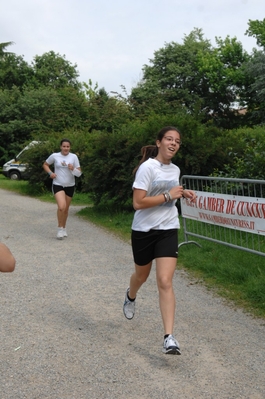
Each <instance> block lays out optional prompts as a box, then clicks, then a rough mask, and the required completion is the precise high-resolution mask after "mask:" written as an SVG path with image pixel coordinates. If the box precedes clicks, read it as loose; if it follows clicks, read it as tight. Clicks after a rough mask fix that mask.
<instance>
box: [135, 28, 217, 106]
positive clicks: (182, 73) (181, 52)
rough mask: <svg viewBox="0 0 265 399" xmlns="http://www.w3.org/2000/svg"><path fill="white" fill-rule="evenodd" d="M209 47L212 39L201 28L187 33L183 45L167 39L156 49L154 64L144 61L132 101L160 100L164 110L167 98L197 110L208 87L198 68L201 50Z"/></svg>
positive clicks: (208, 49)
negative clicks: (140, 77) (205, 37)
mask: <svg viewBox="0 0 265 399" xmlns="http://www.w3.org/2000/svg"><path fill="white" fill-rule="evenodd" d="M210 48H211V45H210V42H209V41H208V40H205V39H203V34H202V31H201V30H200V29H195V30H194V31H192V32H191V33H190V34H189V35H188V36H185V37H184V40H183V45H181V44H178V43H176V42H171V43H167V44H166V45H165V47H164V48H161V49H159V50H158V51H156V52H155V53H154V58H153V59H151V60H150V64H151V65H144V67H143V80H142V81H141V82H140V83H139V84H138V85H137V87H136V88H134V89H133V90H132V94H131V101H132V102H134V103H136V104H137V103H140V104H141V103H143V102H145V104H151V107H153V106H154V107H155V102H156V101H157V100H158V102H159V108H160V107H161V106H162V110H163V107H164V104H163V100H164V103H165V102H169V103H170V102H174V104H175V106H180V107H185V108H186V109H187V111H189V112H194V111H195V110H196V109H197V108H198V104H199V107H200V104H201V102H202V98H203V97H204V96H205V94H206V91H207V90H208V87H207V85H206V84H205V80H204V77H203V75H202V74H201V73H200V71H199V70H198V54H199V53H200V52H208V51H210ZM155 110H157V108H155ZM158 110H159V109H158Z"/></svg>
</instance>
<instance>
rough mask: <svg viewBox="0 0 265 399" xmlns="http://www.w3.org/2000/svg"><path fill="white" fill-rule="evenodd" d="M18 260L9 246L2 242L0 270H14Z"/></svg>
mask: <svg viewBox="0 0 265 399" xmlns="http://www.w3.org/2000/svg"><path fill="white" fill-rule="evenodd" d="M15 265H16V260H15V258H14V256H13V255H12V253H11V252H10V250H9V249H8V247H7V246H6V245H5V244H2V243H0V272H3V273H8V272H13V271H14V269H15Z"/></svg>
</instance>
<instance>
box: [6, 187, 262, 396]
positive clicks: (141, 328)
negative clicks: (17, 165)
mask: <svg viewBox="0 0 265 399" xmlns="http://www.w3.org/2000/svg"><path fill="white" fill-rule="evenodd" d="M0 204H1V213H0V215H1V222H0V241H1V242H4V243H5V244H7V245H8V246H9V248H10V249H11V251H12V252H13V254H14V255H15V257H16V259H17V265H16V270H15V272H14V273H11V274H3V273H2V274H1V275H0V301H1V322H0V334H1V350H0V398H1V399H22V398H26V399H44V398H49V399H51V398H52V399H53V398H54V399H82V398H85V399H101V398H102V399H167V398H170V399H172V398H178V399H184V398H185V399H186V398H187V399H193V398H194V399H200V398H207V399H210V398H211V399H232V398H236V399H239V398H246V399H264V398H265V321H264V320H260V319H253V318H252V317H250V316H248V315H246V314H244V313H243V312H242V311H241V310H236V309H234V308H233V307H231V306H227V305H226V303H225V302H224V301H223V300H222V299H220V298H218V297H215V296H213V295H212V294H211V293H210V292H208V291H207V289H206V288H205V287H202V286H200V285H199V284H192V279H191V278H190V277H189V276H188V275H187V274H185V273H184V272H176V275H175V277H174V287H175V293H176V298H177V317H176V323H175V324H176V326H175V333H176V337H177V339H178V341H179V342H180V345H181V350H182V355H181V356H169V355H164V354H163V353H162V351H161V349H162V338H163V330H162V322H161V318H160V312H159V308H158V295H157V288H156V282H155V273H154V270H153V271H152V272H151V275H150V278H149V280H148V282H147V283H146V284H145V285H144V286H143V287H142V288H141V290H140V292H139V294H138V297H137V310H136V315H135V318H134V319H133V320H131V321H128V320H126V319H125V318H124V316H123V312H122V305H123V300H124V293H125V289H126V288H127V286H128V280H129V276H130V274H131V272H132V270H133V261H132V254H131V248H130V245H129V244H128V243H125V242H123V241H121V240H119V239H118V238H117V237H115V236H113V235H111V234H109V233H107V232H105V231H104V230H102V229H100V228H98V227H96V226H95V225H93V224H91V223H88V222H87V221H84V220H82V219H81V218H79V217H77V216H76V215H75V213H76V212H77V211H78V210H79V209H80V207H72V208H71V212H70V216H69V222H68V234H69V237H68V238H67V239H65V240H63V241H59V240H57V239H56V238H55V237H56V206H55V204H50V203H43V202H40V201H38V200H35V199H31V198H27V197H23V196H19V195H17V194H14V193H10V192H7V191H4V190H0Z"/></svg>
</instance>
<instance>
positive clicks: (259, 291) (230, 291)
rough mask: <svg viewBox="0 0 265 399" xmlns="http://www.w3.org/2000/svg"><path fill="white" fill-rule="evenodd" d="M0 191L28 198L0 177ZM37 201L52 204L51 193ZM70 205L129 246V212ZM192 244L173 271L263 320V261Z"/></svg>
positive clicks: (81, 198)
mask: <svg viewBox="0 0 265 399" xmlns="http://www.w3.org/2000/svg"><path fill="white" fill-rule="evenodd" d="M0 188H3V189H6V190H11V191H15V192H18V193H20V194H23V195H29V192H28V189H29V188H28V185H27V182H25V181H11V180H9V179H6V178H5V177H4V176H1V175H0ZM31 196H33V195H31ZM37 198H38V199H40V200H43V201H53V202H54V198H53V196H52V194H51V193H43V194H42V195H39V196H38V197H37ZM73 205H84V206H85V208H83V209H82V210H81V211H80V212H79V215H80V216H81V217H83V218H85V219H87V220H89V221H91V222H92V223H94V224H96V225H99V226H101V227H103V228H104V229H107V230H108V231H110V232H111V233H113V234H116V235H117V236H118V237H120V238H121V239H123V240H125V241H126V242H130V233H131V223H132V218H133V212H118V211H115V210H113V209H112V208H110V207H109V206H108V205H106V206H105V207H99V208H95V207H93V206H92V205H93V204H92V201H91V199H90V198H89V195H88V194H80V193H76V194H75V195H74V198H73ZM195 240H196V242H198V243H199V244H200V245H201V248H199V247H197V246H196V245H194V244H188V245H183V246H181V247H180V251H179V259H178V266H177V268H178V269H185V270H186V271H188V272H189V275H190V277H191V278H192V280H193V282H194V283H200V284H204V285H206V286H207V287H208V288H209V289H211V290H212V291H213V292H214V293H216V294H218V295H221V296H222V297H224V298H226V299H227V300H229V301H230V303H231V305H233V306H238V307H240V308H242V309H244V310H245V311H246V312H249V313H250V314H252V315H253V316H257V317H260V318H263V319H264V318H265V258H264V257H263V256H259V255H255V254H251V253H248V252H246V251H242V250H238V249H234V248H230V247H227V246H225V245H221V244H216V243H213V242H210V241H207V240H203V239H197V238H195ZM183 241H184V234H183V229H180V232H179V242H183Z"/></svg>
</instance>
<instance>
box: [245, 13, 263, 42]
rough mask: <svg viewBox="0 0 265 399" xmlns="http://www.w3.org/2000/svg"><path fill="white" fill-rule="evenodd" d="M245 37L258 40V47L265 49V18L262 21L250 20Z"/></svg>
mask: <svg viewBox="0 0 265 399" xmlns="http://www.w3.org/2000/svg"><path fill="white" fill-rule="evenodd" d="M245 35H248V36H254V37H255V38H256V40H257V45H258V46H261V47H263V48H264V49H265V18H264V19H263V20H262V21H259V20H255V21H253V20H251V19H249V21H248V29H247V31H246V32H245Z"/></svg>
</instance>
